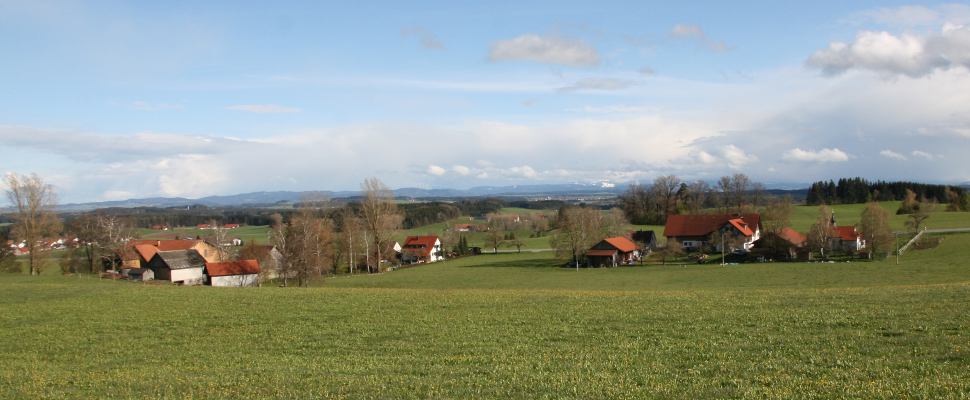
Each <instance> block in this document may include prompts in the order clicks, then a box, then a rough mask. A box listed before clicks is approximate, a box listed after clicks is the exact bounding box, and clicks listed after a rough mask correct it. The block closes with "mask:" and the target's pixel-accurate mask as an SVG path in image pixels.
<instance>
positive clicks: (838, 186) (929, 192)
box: [805, 178, 966, 205]
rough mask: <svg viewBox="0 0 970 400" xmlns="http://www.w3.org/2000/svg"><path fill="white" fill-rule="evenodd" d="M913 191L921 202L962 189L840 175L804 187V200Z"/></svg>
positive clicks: (895, 196)
mask: <svg viewBox="0 0 970 400" xmlns="http://www.w3.org/2000/svg"><path fill="white" fill-rule="evenodd" d="M907 190H910V191H912V192H914V193H916V196H917V197H918V198H920V199H923V200H924V201H934V202H938V203H945V202H948V200H949V198H948V196H949V195H948V191H953V192H955V193H956V195H957V196H963V195H965V194H966V191H965V190H964V189H962V188H959V187H955V186H946V185H933V184H926V183H919V182H907V181H895V182H885V181H868V180H865V179H863V178H841V179H839V180H838V181H832V180H830V181H827V182H826V181H819V182H815V183H813V184H812V186H811V187H809V189H808V194H807V196H806V198H805V203H806V204H808V205H820V204H857V203H865V202H868V201H873V200H876V201H890V200H903V199H905V198H906V191H907Z"/></svg>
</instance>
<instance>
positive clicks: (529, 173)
mask: <svg viewBox="0 0 970 400" xmlns="http://www.w3.org/2000/svg"><path fill="white" fill-rule="evenodd" d="M503 172H504V174H505V175H508V176H512V177H523V178H535V177H537V176H539V174H538V173H537V172H536V170H535V169H533V168H532V167H530V166H528V165H523V166H519V167H511V168H507V169H505V170H504V171H503Z"/></svg>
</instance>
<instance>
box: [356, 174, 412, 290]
mask: <svg viewBox="0 0 970 400" xmlns="http://www.w3.org/2000/svg"><path fill="white" fill-rule="evenodd" d="M361 189H362V190H363V194H364V199H363V202H362V203H361V214H362V215H361V217H362V219H363V222H364V227H365V229H366V230H367V234H368V239H369V243H368V247H369V251H368V257H367V258H368V261H367V270H368V272H378V271H380V265H381V260H383V259H384V257H385V256H386V252H387V243H388V241H389V240H390V237H391V235H392V234H393V233H394V231H396V230H397V229H398V228H399V227H400V226H401V221H402V217H401V215H400V214H398V211H397V205H395V204H394V194H393V193H391V189H390V188H388V187H387V186H386V185H384V183H383V182H381V181H380V180H378V179H377V178H367V179H365V180H364V183H363V184H361Z"/></svg>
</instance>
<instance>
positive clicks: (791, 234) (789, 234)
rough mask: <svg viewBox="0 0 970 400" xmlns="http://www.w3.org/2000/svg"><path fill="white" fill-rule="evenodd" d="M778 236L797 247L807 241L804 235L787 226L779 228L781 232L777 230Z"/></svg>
mask: <svg viewBox="0 0 970 400" xmlns="http://www.w3.org/2000/svg"><path fill="white" fill-rule="evenodd" d="M778 236H779V237H781V238H782V239H785V240H787V241H788V242H789V243H791V244H793V245H795V246H799V247H801V246H803V245H804V244H805V242H807V241H808V238H807V237H806V236H805V235H802V234H801V233H799V232H798V231H796V230H794V229H792V228H788V227H784V228H781V232H778Z"/></svg>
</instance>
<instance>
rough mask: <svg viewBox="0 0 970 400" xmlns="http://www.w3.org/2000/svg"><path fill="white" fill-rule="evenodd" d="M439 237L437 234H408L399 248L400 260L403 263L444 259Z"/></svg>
mask: <svg viewBox="0 0 970 400" xmlns="http://www.w3.org/2000/svg"><path fill="white" fill-rule="evenodd" d="M444 259H445V256H444V253H442V252H441V239H439V238H438V236H437V235H427V236H408V238H407V239H405V240H404V246H402V249H401V261H402V262H405V263H411V264H414V263H428V262H435V261H440V260H444Z"/></svg>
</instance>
